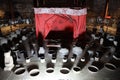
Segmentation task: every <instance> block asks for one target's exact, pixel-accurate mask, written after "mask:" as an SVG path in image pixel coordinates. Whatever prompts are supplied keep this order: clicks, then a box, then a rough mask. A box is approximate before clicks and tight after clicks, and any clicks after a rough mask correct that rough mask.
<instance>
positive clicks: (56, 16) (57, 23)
mask: <svg viewBox="0 0 120 80" xmlns="http://www.w3.org/2000/svg"><path fill="white" fill-rule="evenodd" d="M34 12H35V25H36V36H37V37H38V35H39V32H40V33H41V34H42V35H43V37H44V38H46V36H47V35H48V33H49V32H50V31H51V30H55V31H57V30H59V31H60V30H65V29H68V28H69V29H71V30H73V37H74V38H77V37H78V36H79V35H80V34H82V33H83V32H85V31H86V14H87V10H86V8H84V9H80V10H75V9H70V8H34Z"/></svg>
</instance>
